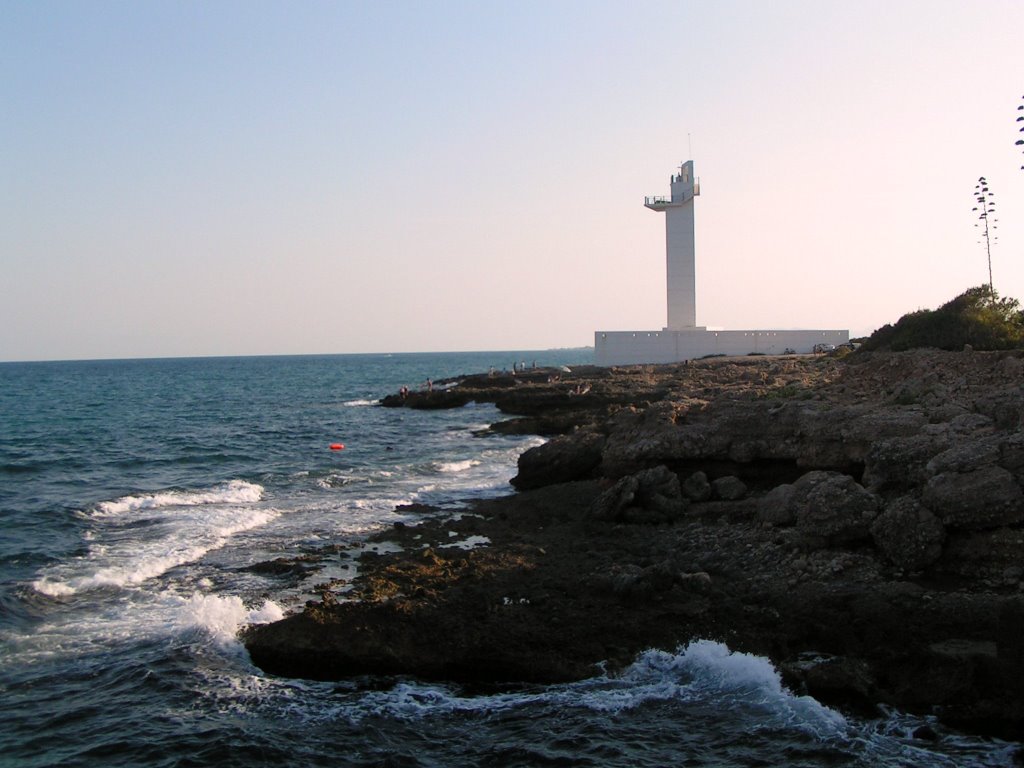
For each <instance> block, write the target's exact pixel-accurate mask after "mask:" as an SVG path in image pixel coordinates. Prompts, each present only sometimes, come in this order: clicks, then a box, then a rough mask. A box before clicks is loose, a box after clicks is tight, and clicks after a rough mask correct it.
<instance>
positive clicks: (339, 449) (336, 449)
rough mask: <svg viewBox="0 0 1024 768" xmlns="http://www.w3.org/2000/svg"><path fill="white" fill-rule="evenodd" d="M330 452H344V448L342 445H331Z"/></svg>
mask: <svg viewBox="0 0 1024 768" xmlns="http://www.w3.org/2000/svg"><path fill="white" fill-rule="evenodd" d="M331 450H332V451H343V450H345V446H344V445H343V444H342V443H331Z"/></svg>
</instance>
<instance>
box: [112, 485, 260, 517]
mask: <svg viewBox="0 0 1024 768" xmlns="http://www.w3.org/2000/svg"><path fill="white" fill-rule="evenodd" d="M262 498H263V486H262V485H257V484H256V483H249V482H246V481H245V480H231V481H229V482H227V483H224V484H223V485H218V486H217V487H215V488H210V489H207V490H203V491H162V492H159V493H150V494H145V495H142V496H123V497H121V498H120V499H117V500H115V501H104V502H101V503H100V504H98V505H96V511H95V513H94V516H96V517H114V516H117V515H123V514H125V513H127V512H135V511H138V510H140V509H162V508H165V507H193V506H199V505H205V504H252V503H255V502H257V501H259V500H260V499H262Z"/></svg>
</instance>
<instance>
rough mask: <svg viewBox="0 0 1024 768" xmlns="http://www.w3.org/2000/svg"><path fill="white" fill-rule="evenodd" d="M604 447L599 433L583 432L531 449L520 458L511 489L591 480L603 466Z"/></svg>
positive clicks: (560, 437)
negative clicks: (598, 466)
mask: <svg viewBox="0 0 1024 768" xmlns="http://www.w3.org/2000/svg"><path fill="white" fill-rule="evenodd" d="M604 443H605V438H604V436H603V435H601V434H600V433H597V432H588V431H582V430H581V431H579V432H574V433H573V434H571V435H563V436H559V437H556V438H554V439H553V440H550V441H548V442H546V443H544V444H543V445H539V446H537V447H535V448H530V449H529V450H528V451H525V452H524V453H523V454H522V455H520V457H519V474H517V475H516V476H515V477H514V478H512V485H514V486H515V487H516V488H518V489H520V490H526V489H529V488H540V487H542V486H545V485H552V484H554V483H568V482H571V481H573V480H583V479H585V478H587V477H590V476H591V475H592V474H593V472H594V470H595V469H596V467H597V465H598V464H600V463H601V450H602V448H603V447H604Z"/></svg>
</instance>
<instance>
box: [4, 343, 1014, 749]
mask: <svg viewBox="0 0 1024 768" xmlns="http://www.w3.org/2000/svg"><path fill="white" fill-rule="evenodd" d="M592 355H593V351H592V350H591V349H576V350H553V351H537V352H533V351H527V352H524V351H506V352H474V353H464V354H450V353H436V354H394V355H385V354H379V355H377V354H374V355H329V356H289V357H245V358H242V357H238V358H198V359H153V360H103V361H75V362H32V363H4V364H0V765H3V766H25V767H28V766H90V767H92V766H104V767H106V766H165V767H167V768H171V767H172V766H174V767H177V766H222V767H226V766H263V765H267V766H332V768H336V767H338V766H402V767H406V766H408V767H409V768H420V767H423V768H426V767H427V766H431V767H434V766H437V767H440V766H444V767H448V766H780V765H781V766H1001V765H1011V764H1013V761H1014V759H1015V757H1014V756H1015V753H1016V750H1017V745H1015V744H1011V743H1007V742H1004V741H999V740H994V739H990V738H983V737H979V736H972V735H966V734H962V733H957V732H955V731H952V730H949V729H947V728H944V727H942V726H941V725H939V724H938V723H937V722H935V720H934V718H931V717H928V716H912V715H909V714H906V713H901V712H898V711H892V710H879V712H878V713H877V715H876V716H873V717H868V718H865V717H856V716H853V715H850V714H844V713H841V712H839V711H837V710H835V709H831V708H829V707H827V706H824V705H823V704H821V703H819V702H817V701H815V700H814V699H813V698H810V697H807V696H802V695H799V694H798V693H796V692H793V691H790V690H787V689H786V687H785V686H784V685H783V684H782V682H781V680H780V676H779V673H778V671H777V670H776V669H775V668H773V666H772V665H771V663H770V662H769V661H768V660H767V659H764V658H760V657H757V656H750V655H746V654H743V653H737V652H733V651H732V650H731V649H730V648H728V647H727V646H725V645H722V644H721V643H718V642H714V641H711V640H708V639H705V638H692V640H691V641H690V642H688V643H686V644H684V645H681V646H679V647H675V648H652V649H650V650H648V651H646V652H644V653H641V654H639V655H638V656H637V657H636V659H635V661H634V663H633V664H632V665H631V666H629V667H628V668H627V669H626V670H625V671H623V672H620V673H618V674H615V675H611V674H607V673H605V672H603V671H602V669H601V668H600V667H595V670H594V674H593V676H592V677H590V678H589V679H586V680H582V681H580V682H576V683H569V684H561V685H543V686H541V685H536V686H519V687H514V688H509V689H506V690H500V691H489V692H487V693H480V692H469V691H465V690H462V689H460V688H458V687H457V686H454V685H445V684H442V683H437V682H423V681H419V680H415V679H393V680H378V681H374V682H373V684H367V681H365V680H363V681H359V680H352V681H340V682H334V683H324V682H311V681H307V680H296V679H286V678H279V677H274V676H271V675H267V674H264V673H263V672H262V671H261V670H259V669H258V668H256V667H255V666H254V665H253V664H252V663H251V661H250V659H249V658H248V656H247V654H246V651H245V648H244V647H243V645H242V644H241V643H240V642H239V640H238V633H239V631H240V630H241V629H242V628H244V627H246V626H248V625H251V624H256V623H261V622H270V621H274V620H276V619H279V618H281V617H282V616H284V615H286V614H287V613H288V612H290V611H295V610H300V609H301V608H302V606H303V605H304V604H305V603H306V601H308V600H315V599H317V596H318V594H319V592H318V585H320V584H323V583H324V582H327V581H330V580H332V579H338V578H343V577H344V576H345V573H339V572H338V570H339V569H340V568H341V566H340V565H338V563H340V562H341V559H340V558H327V559H326V560H324V561H323V562H330V563H333V565H323V563H322V562H320V561H319V560H318V559H317V558H316V557H315V555H316V553H322V552H324V551H325V549H328V548H331V547H334V548H338V547H342V548H345V549H346V551H353V552H357V551H359V549H360V548H365V547H369V546H371V545H370V544H369V543H368V542H367V538H368V537H369V536H370V535H371V534H373V533H375V532H377V531H380V530H382V529H385V528H388V527H390V526H392V525H393V524H394V523H395V522H398V521H402V522H406V523H407V524H414V523H415V522H416V520H417V519H418V518H417V515H420V514H422V512H419V513H413V512H411V511H410V510H408V509H398V508H399V507H401V506H402V505H406V504H409V503H412V502H420V503H422V504H429V505H432V506H434V507H436V508H437V512H436V513H435V514H439V515H457V514H461V513H462V511H463V510H465V508H466V505H467V503H468V501H469V500H471V499H473V498H478V497H487V496H494V495H499V494H508V493H511V492H512V489H511V487H510V486H509V483H508V481H509V479H510V478H511V477H512V476H513V475H514V474H515V466H516V459H517V457H518V455H519V454H520V453H521V452H522V451H524V450H525V449H527V448H529V447H530V446H533V445H538V444H540V443H541V439H540V438H537V437H529V436H525V437H524V436H508V435H496V434H481V431H482V430H484V428H485V427H486V426H487V425H489V424H491V423H493V422H495V421H497V420H499V419H501V418H503V416H502V414H500V413H499V412H498V411H497V410H496V409H495V408H494V407H493V406H491V405H487V404H470V405H467V406H466V407H464V408H459V409H456V410H449V411H412V410H407V409H387V408H382V407H379V406H378V405H377V404H376V403H377V401H378V399H379V398H381V397H382V396H384V395H386V394H389V393H392V392H396V391H397V390H398V389H399V388H400V387H402V386H408V387H409V388H410V389H416V388H419V387H422V386H425V383H426V381H427V380H428V379H431V380H433V381H434V382H438V383H437V384H436V386H444V384H442V383H440V382H442V381H443V380H444V379H445V378H447V377H454V376H458V375H460V374H463V373H477V372H482V371H487V370H489V369H491V368H495V369H498V370H504V369H511V368H512V366H513V365H523V364H525V365H526V366H527V367H530V366H532V365H534V364H536V365H539V366H568V367H570V368H571V367H572V366H574V365H579V364H583V363H590V362H591V361H592ZM332 445H334V446H336V447H335V449H334V450H332V449H331V446H332ZM338 445H344V448H343V449H339V448H337V446H338ZM477 544H478V545H482V546H486V543H485V542H477ZM373 546H379V545H373ZM307 555H314V557H313V558H312V559H311V560H310V561H309V562H310V563H314V564H315V565H314V566H312V567H311V568H310V569H309V571H308V572H307V573H305V574H304V575H303V576H302V577H301V578H290V579H282V578H281V577H280V575H279V574H276V573H273V572H267V571H266V570H261V569H256V570H254V569H253V568H252V566H254V565H257V564H259V563H266V562H269V561H274V560H276V559H279V558H281V559H285V560H293V559H294V558H301V557H303V556H307ZM346 567H348V566H346ZM348 575H351V573H349V574H348ZM924 726H927V728H923V727H924ZM929 729H930V730H929ZM922 736H925V737H922Z"/></svg>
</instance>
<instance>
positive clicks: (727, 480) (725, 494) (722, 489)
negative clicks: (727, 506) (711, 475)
mask: <svg viewBox="0 0 1024 768" xmlns="http://www.w3.org/2000/svg"><path fill="white" fill-rule="evenodd" d="M711 489H712V491H714V495H715V496H716V497H717V498H719V499H722V500H723V501H737V500H739V499H742V498H743V497H744V496H746V495H747V485H746V483H744V482H743V481H742V480H740V479H739V478H738V477H734V476H732V475H729V476H727V477H719V478H718V479H717V480H714V481H713V482H712V483H711Z"/></svg>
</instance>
